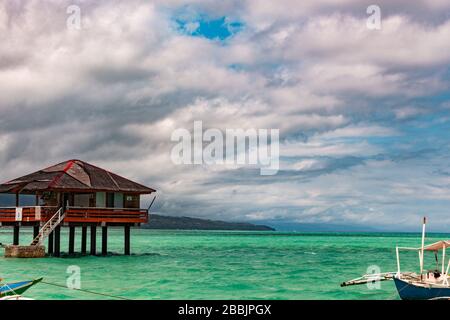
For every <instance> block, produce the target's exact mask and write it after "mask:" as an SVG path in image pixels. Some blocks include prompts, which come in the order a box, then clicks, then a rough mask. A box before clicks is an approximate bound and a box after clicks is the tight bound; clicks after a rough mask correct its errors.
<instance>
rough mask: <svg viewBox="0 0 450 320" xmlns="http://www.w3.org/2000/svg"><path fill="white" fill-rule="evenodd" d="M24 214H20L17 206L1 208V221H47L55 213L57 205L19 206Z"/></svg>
mask: <svg viewBox="0 0 450 320" xmlns="http://www.w3.org/2000/svg"><path fill="white" fill-rule="evenodd" d="M19 208H21V209H22V214H19V212H18V211H17V208H16V207H5V208H0V222H35V221H47V220H48V219H49V218H50V217H51V216H52V215H53V214H55V212H56V210H57V209H58V208H57V207H42V206H40V207H19Z"/></svg>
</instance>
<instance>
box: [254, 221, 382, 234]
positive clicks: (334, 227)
mask: <svg viewBox="0 0 450 320" xmlns="http://www.w3.org/2000/svg"><path fill="white" fill-rule="evenodd" d="M259 223H263V224H268V225H270V226H272V227H274V228H276V229H277V231H285V232H381V231H383V230H380V229H377V228H373V227H369V226H364V225H346V224H332V223H295V222H289V221H275V220H264V221H259Z"/></svg>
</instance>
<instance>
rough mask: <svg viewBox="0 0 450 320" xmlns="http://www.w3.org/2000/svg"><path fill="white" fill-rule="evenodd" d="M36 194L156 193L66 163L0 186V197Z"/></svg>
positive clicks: (96, 170)
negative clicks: (45, 192)
mask: <svg viewBox="0 0 450 320" xmlns="http://www.w3.org/2000/svg"><path fill="white" fill-rule="evenodd" d="M36 191H68V192H70V191H79V192H98V191H107V192H129V193H139V194H145V193H152V192H155V191H156V190H154V189H152V188H149V187H146V186H144V185H142V184H139V183H137V182H134V181H131V180H128V179H126V178H123V177H121V176H119V175H117V174H115V173H112V172H109V171H107V170H105V169H101V168H99V167H96V166H94V165H92V164H89V163H87V162H84V161H81V160H68V161H65V162H61V163H59V164H56V165H54V166H51V167H48V168H46V169H43V170H39V171H36V172H34V173H31V174H28V175H26V176H23V177H20V178H17V179H14V180H11V181H9V182H6V183H3V184H1V185H0V193H15V192H21V193H34V192H36Z"/></svg>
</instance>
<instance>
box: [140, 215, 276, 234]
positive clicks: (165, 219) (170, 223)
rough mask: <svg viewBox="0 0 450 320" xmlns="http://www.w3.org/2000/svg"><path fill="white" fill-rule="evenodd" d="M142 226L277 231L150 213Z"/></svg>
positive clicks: (245, 224)
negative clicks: (147, 220) (146, 221)
mask: <svg viewBox="0 0 450 320" xmlns="http://www.w3.org/2000/svg"><path fill="white" fill-rule="evenodd" d="M141 227H142V228H144V229H178V230H246V231H275V229H274V228H272V227H268V226H265V225H255V224H251V223H246V222H225V221H218V220H207V219H199V218H190V217H174V216H161V215H157V214H150V217H149V223H147V224H143V225H142V226H141Z"/></svg>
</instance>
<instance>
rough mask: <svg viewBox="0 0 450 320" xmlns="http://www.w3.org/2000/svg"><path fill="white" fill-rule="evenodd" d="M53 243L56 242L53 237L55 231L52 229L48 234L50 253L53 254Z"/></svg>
mask: <svg viewBox="0 0 450 320" xmlns="http://www.w3.org/2000/svg"><path fill="white" fill-rule="evenodd" d="M53 244H54V239H53V231H52V232H50V234H49V235H48V254H51V255H53Z"/></svg>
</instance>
